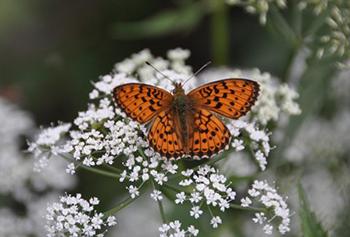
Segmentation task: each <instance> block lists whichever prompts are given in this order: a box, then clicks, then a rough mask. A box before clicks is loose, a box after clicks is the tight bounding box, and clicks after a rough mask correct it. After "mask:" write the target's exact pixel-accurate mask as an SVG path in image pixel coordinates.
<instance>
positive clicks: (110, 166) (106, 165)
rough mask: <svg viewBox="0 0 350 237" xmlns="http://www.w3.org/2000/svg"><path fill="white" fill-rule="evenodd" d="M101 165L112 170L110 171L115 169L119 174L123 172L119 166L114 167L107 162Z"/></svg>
mask: <svg viewBox="0 0 350 237" xmlns="http://www.w3.org/2000/svg"><path fill="white" fill-rule="evenodd" d="M103 167H106V168H107V169H109V170H112V171H115V172H117V173H119V174H120V173H122V172H123V171H122V170H120V169H119V168H117V167H114V166H112V165H109V164H103Z"/></svg>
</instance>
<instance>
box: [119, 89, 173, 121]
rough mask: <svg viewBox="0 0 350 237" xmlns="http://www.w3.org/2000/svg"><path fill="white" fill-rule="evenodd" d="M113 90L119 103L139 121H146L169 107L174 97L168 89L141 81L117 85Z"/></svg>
mask: <svg viewBox="0 0 350 237" xmlns="http://www.w3.org/2000/svg"><path fill="white" fill-rule="evenodd" d="M113 92H114V100H115V102H116V103H117V105H118V106H119V107H120V108H121V109H122V110H123V111H124V112H125V113H126V114H127V115H128V116H129V117H131V118H132V119H135V120H137V121H138V122H139V123H146V122H148V121H150V120H151V119H152V118H153V117H154V116H155V115H156V114H158V113H159V112H161V111H162V110H164V109H165V108H169V105H170V103H171V101H172V98H173V96H172V95H171V94H170V93H169V92H167V91H166V90H163V89H161V88H158V87H155V86H150V85H146V84H140V83H129V84H124V85H121V86H117V87H116V88H114V91H113Z"/></svg>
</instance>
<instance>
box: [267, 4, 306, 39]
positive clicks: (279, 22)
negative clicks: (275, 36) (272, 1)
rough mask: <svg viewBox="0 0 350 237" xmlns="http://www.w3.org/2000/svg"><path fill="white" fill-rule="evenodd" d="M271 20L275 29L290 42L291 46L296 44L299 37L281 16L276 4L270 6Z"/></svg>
mask: <svg viewBox="0 0 350 237" xmlns="http://www.w3.org/2000/svg"><path fill="white" fill-rule="evenodd" d="M271 20H272V22H273V25H274V26H275V27H276V30H277V31H278V32H279V33H280V34H281V35H282V36H283V37H284V38H285V39H286V41H287V42H289V43H290V45H291V46H295V45H296V44H298V41H300V39H299V38H298V36H297V35H296V34H295V32H294V31H293V29H292V28H291V27H290V25H289V24H288V22H287V21H286V19H285V18H284V17H283V16H282V14H281V12H280V11H279V9H278V8H277V7H276V6H273V5H272V6H271Z"/></svg>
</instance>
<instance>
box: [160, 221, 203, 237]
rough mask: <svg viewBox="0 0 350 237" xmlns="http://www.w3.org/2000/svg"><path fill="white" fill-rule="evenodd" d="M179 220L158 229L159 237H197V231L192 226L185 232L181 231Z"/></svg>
mask: <svg viewBox="0 0 350 237" xmlns="http://www.w3.org/2000/svg"><path fill="white" fill-rule="evenodd" d="M181 225H182V224H181V222H180V221H179V220H175V221H171V222H169V223H168V224H163V225H162V226H161V227H159V232H160V235H159V236H160V237H185V236H189V237H190V236H197V235H198V233H199V231H198V230H197V229H196V228H195V227H194V226H192V225H191V226H189V227H188V228H187V230H185V229H181Z"/></svg>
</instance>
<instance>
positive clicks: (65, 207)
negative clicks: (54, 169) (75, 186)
mask: <svg viewBox="0 0 350 237" xmlns="http://www.w3.org/2000/svg"><path fill="white" fill-rule="evenodd" d="M99 202H100V201H99V200H98V198H96V197H93V198H90V200H89V201H87V200H85V199H83V198H82V197H81V195H80V194H77V195H76V196H71V195H67V196H62V197H60V201H59V202H55V203H53V204H51V205H50V206H49V207H48V208H47V215H46V221H47V223H46V229H47V231H48V234H47V236H48V237H54V236H67V235H69V236H72V237H78V236H98V237H102V236H104V234H105V231H103V228H104V227H107V226H108V227H110V226H114V225H116V224H117V222H116V220H115V217H114V216H109V217H108V218H107V219H104V215H103V214H102V213H98V212H96V211H95V210H94V208H95V206H96V205H98V204H99Z"/></svg>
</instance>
